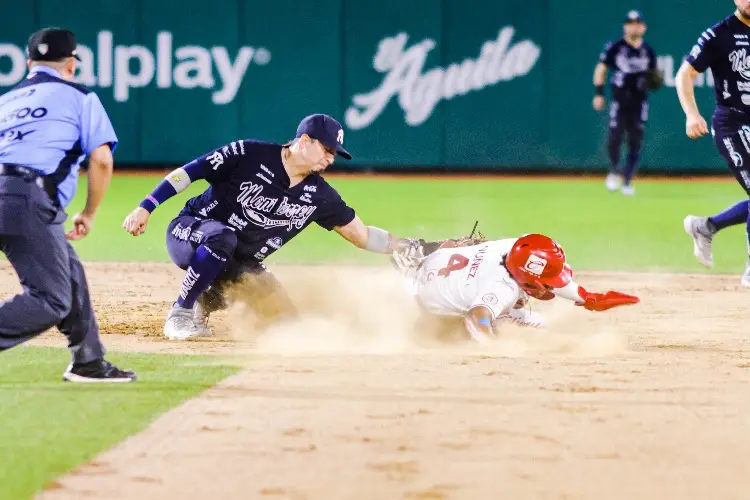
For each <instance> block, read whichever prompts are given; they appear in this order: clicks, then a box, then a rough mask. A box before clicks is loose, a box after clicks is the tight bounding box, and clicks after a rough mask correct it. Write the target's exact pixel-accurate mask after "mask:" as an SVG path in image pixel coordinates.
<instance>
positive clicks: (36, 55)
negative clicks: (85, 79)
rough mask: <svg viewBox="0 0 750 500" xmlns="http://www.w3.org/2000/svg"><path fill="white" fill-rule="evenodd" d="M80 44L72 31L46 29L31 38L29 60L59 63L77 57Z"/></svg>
mask: <svg viewBox="0 0 750 500" xmlns="http://www.w3.org/2000/svg"><path fill="white" fill-rule="evenodd" d="M77 46H78V44H77V43H76V36H75V35H74V34H73V32H72V31H69V30H64V29H61V28H44V29H42V30H39V31H37V32H36V33H34V34H32V35H31V36H30V37H29V49H28V50H29V59H31V60H32V61H59V60H61V59H65V58H66V57H75V58H76V59H78V60H79V61H80V60H81V58H80V57H78V53H77V52H76V48H77Z"/></svg>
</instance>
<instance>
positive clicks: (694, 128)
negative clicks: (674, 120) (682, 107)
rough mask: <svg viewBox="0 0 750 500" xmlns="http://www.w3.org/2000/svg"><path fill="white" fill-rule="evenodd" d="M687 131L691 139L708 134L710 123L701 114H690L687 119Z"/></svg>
mask: <svg viewBox="0 0 750 500" xmlns="http://www.w3.org/2000/svg"><path fill="white" fill-rule="evenodd" d="M685 133H686V134H687V136H688V137H690V138H691V139H697V138H698V137H701V136H704V135H706V134H708V125H707V124H706V120H704V119H703V117H702V116H701V115H699V114H698V115H688V117H687V120H686V121H685Z"/></svg>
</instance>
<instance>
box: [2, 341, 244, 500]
mask: <svg viewBox="0 0 750 500" xmlns="http://www.w3.org/2000/svg"><path fill="white" fill-rule="evenodd" d="M69 358H70V355H69V354H68V352H67V351H66V350H64V349H44V348H36V347H33V348H31V347H30V348H23V347H20V348H17V349H12V350H10V351H8V352H6V353H3V354H2V363H1V364H0V422H2V425H0V456H2V463H3V466H2V467H0V498H2V499H4V500H11V499H27V498H30V497H31V496H32V495H33V494H34V493H35V492H38V491H39V490H41V489H42V488H44V487H45V486H48V485H49V484H50V483H51V482H52V481H53V480H54V479H55V478H57V477H58V476H60V475H61V474H63V473H65V472H67V471H69V470H71V469H73V468H75V466H77V465H78V464H80V463H81V462H84V461H86V460H89V459H91V458H93V457H94V456H95V455H96V454H97V453H98V452H100V451H102V450H105V449H107V448H109V447H111V446H113V445H115V444H117V443H118V442H119V441H122V440H123V439H125V438H126V437H128V436H130V435H131V434H134V433H136V432H139V431H141V430H142V429H145V428H146V427H147V426H148V424H149V423H150V422H151V421H152V420H153V419H154V418H155V417H156V416H158V415H159V414H161V413H164V412H165V411H167V410H169V409H170V408H173V407H175V406H177V405H179V404H180V403H182V402H183V401H185V400H186V399H188V398H191V397H193V396H195V395H197V394H198V393H199V392H201V391H202V390H204V389H206V388H208V387H211V386H212V385H214V384H215V383H216V382H218V381H219V380H221V379H222V378H225V377H227V376H229V375H231V374H232V373H234V372H235V371H236V370H237V369H236V368H233V367H228V366H217V365H215V364H212V363H208V362H207V361H211V360H209V359H208V358H204V357H198V356H173V355H153V354H150V355H146V354H119V355H118V354H112V355H110V356H108V359H110V360H111V361H112V362H113V363H116V364H118V365H119V366H122V367H130V368H133V369H134V370H136V371H137V372H138V375H139V376H140V378H141V380H139V381H138V382H137V383H135V384H123V385H120V384H115V385H81V384H65V383H63V382H62V381H61V376H62V372H63V371H64V369H65V366H66V365H67V363H68V361H69Z"/></svg>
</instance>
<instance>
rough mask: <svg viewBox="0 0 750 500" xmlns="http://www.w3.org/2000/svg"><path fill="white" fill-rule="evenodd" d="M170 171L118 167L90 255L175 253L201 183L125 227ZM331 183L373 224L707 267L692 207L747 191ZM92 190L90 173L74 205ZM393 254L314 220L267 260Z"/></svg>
mask: <svg viewBox="0 0 750 500" xmlns="http://www.w3.org/2000/svg"><path fill="white" fill-rule="evenodd" d="M161 177H162V176H154V177H145V176H143V177H135V176H116V177H115V178H114V180H113V183H112V188H111V190H110V192H109V193H108V195H107V198H106V201H105V204H104V206H103V208H102V210H101V213H100V215H99V218H98V220H97V221H96V226H95V231H94V233H93V234H92V235H91V237H90V238H88V239H86V240H84V241H81V242H80V243H76V248H77V249H78V250H79V251H80V254H81V256H82V257H83V258H84V259H85V260H109V261H164V262H168V260H169V258H168V255H167V252H166V247H165V234H164V229H165V227H166V225H167V223H168V222H169V220H170V219H171V218H172V217H174V216H175V215H176V214H177V212H178V211H179V210H180V208H181V207H182V206H183V204H184V202H185V201H186V200H187V199H188V198H189V197H190V196H192V195H195V194H197V193H199V192H200V191H202V190H203V189H204V188H205V187H206V184H205V183H204V182H202V181H201V182H198V183H196V184H195V185H193V186H191V189H190V190H189V191H188V192H186V193H182V194H181V195H179V196H178V197H176V198H173V199H171V200H169V201H167V202H166V203H165V204H164V205H162V206H161V207H159V208H158V209H157V211H156V212H155V213H154V215H153V216H152V221H151V224H150V228H149V231H148V233H147V234H145V235H143V236H140V237H137V238H136V237H132V236H130V235H128V234H126V233H125V232H124V231H123V230H122V229H121V224H122V221H123V219H124V218H125V216H126V215H127V214H128V213H129V212H130V210H132V208H134V207H135V206H136V205H137V204H138V202H139V201H140V200H141V198H142V197H143V196H144V195H145V194H146V193H148V192H149V191H150V190H151V189H152V188H153V186H155V185H156V183H157V182H159V180H160V179H161ZM330 182H331V183H332V184H333V185H334V186H335V187H336V188H337V189H338V190H339V192H340V193H341V194H342V196H343V197H344V199H345V200H346V201H347V202H348V203H349V204H350V205H351V206H352V207H353V208H354V209H355V210H356V211H357V213H358V214H359V215H360V217H362V219H363V220H364V221H365V223H366V224H372V225H377V226H381V227H383V228H386V229H389V230H391V231H393V232H395V233H397V234H399V235H404V236H415V237H424V238H445V237H454V236H458V235H460V234H463V233H466V232H468V231H470V230H471V227H472V225H473V223H474V221H475V220H476V219H478V220H479V221H480V229H481V230H482V231H483V232H484V233H485V234H486V235H487V236H488V237H490V238H500V237H506V236H515V235H518V234H521V233H524V232H543V233H546V234H548V235H550V236H552V237H554V238H556V239H558V240H559V241H560V242H561V243H562V244H563V245H564V247H565V249H566V251H567V253H568V258H569V260H570V262H571V263H572V264H573V265H574V266H575V268H576V269H580V270H639V271H678V272H708V271H705V270H704V269H703V268H702V267H701V266H700V265H699V264H698V263H697V262H696V261H695V259H694V258H693V256H692V246H691V243H690V239H689V238H688V237H687V235H685V234H684V232H683V230H682V219H683V217H684V216H685V215H686V214H688V213H693V214H701V215H702V214H707V215H710V214H714V213H715V212H717V211H720V210H722V209H724V208H725V207H727V206H729V205H731V204H733V203H735V202H736V201H739V200H742V199H743V198H745V197H746V195H745V194H744V192H743V191H742V190H741V189H740V187H739V186H738V185H737V184H736V183H735V182H734V181H730V182H727V183H700V182H694V183H685V182H663V181H648V180H643V181H639V182H638V183H637V184H636V186H637V189H638V193H637V196H635V197H633V198H626V197H623V196H621V195H620V194H612V193H609V192H607V191H606V190H605V189H604V186H603V182H600V181H596V182H594V181H588V180H570V181H564V180H537V179H532V178H530V179H529V180H504V179H501V178H485V179H482V178H477V179H473V180H465V179H456V178H450V177H447V178H446V179H444V180H440V178H439V177H433V178H431V179H419V178H410V179H408V178H405V179H397V178H380V179H378V178H374V179H373V178H370V179H367V178H342V177H338V178H335V177H332V178H331V179H330ZM84 199H85V180H82V185H81V189H80V191H79V193H78V196H77V198H76V201H75V202H74V204H73V205H72V206H71V207H70V209H69V212H70V213H71V214H72V213H74V212H75V211H76V209H77V208H78V207H80V206H81V205H82V203H83V201H84ZM715 242H716V243H715V262H716V266H715V268H714V270H713V271H711V272H719V273H724V272H729V273H737V272H742V270H743V266H744V263H745V259H746V255H747V251H746V245H747V244H746V238H745V226H744V225H742V226H736V227H733V228H730V229H727V230H725V231H723V232H722V233H721V234H720V235H719V236H718V237H717V238H716V240H715ZM290 262H294V263H385V260H384V259H383V258H381V257H380V256H376V255H372V254H368V253H367V252H363V251H360V250H357V249H356V248H354V247H353V246H351V245H350V244H349V243H347V242H345V241H344V240H343V239H341V238H340V237H339V236H338V235H337V234H335V233H328V232H327V231H325V230H322V229H320V228H319V227H317V226H315V225H313V226H312V227H310V228H308V229H307V230H306V231H304V232H303V233H302V234H301V235H299V236H298V237H297V238H296V239H294V240H292V242H291V243H289V244H288V245H286V246H284V247H283V248H282V249H281V250H280V251H278V252H276V253H275V254H274V255H273V256H271V257H270V258H269V259H268V263H269V264H271V265H273V264H275V263H290Z"/></svg>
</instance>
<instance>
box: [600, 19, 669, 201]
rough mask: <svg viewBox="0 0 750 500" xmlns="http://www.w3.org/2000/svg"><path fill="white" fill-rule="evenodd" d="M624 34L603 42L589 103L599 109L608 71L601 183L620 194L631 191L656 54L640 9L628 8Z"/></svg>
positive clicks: (602, 102) (643, 129)
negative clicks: (623, 151) (605, 162)
mask: <svg viewBox="0 0 750 500" xmlns="http://www.w3.org/2000/svg"><path fill="white" fill-rule="evenodd" d="M623 31H624V34H625V36H624V37H623V38H621V39H619V40H617V41H616V42H614V43H611V42H610V43H607V45H606V46H605V48H604V51H603V52H602V53H601V55H600V56H599V63H598V64H597V65H596V68H595V69H594V87H595V89H596V95H595V96H594V101H593V106H594V109H595V110H596V111H602V110H603V109H604V106H605V100H604V84H605V80H606V77H607V72H608V71H611V72H612V74H611V76H610V79H609V81H610V85H611V89H612V96H611V97H612V99H611V102H610V105H609V138H608V142H607V151H608V153H609V159H610V171H609V174H608V175H607V179H606V181H605V184H606V186H607V189H609V190H610V191H616V190H617V189H621V192H622V194H625V195H633V194H635V189H634V188H633V186H632V184H631V182H632V180H633V177H634V176H635V173H636V171H637V170H638V166H639V162H640V152H641V147H642V145H643V136H644V132H645V126H646V122H647V121H648V91H649V81H650V80H649V74H651V75H653V73H654V72H656V71H657V69H656V54H655V53H654V51H653V49H652V48H651V47H650V46H649V45H648V44H647V43H646V42H644V41H643V35H644V34H645V33H646V24H645V23H644V22H643V17H641V14H640V12H638V11H635V10H631V11H630V12H629V13H628V16H627V18H626V19H625V25H624V27H623ZM625 134H627V136H628V155H627V158H626V161H625V168H623V169H620V146H621V145H622V141H623V138H624V136H625Z"/></svg>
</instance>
